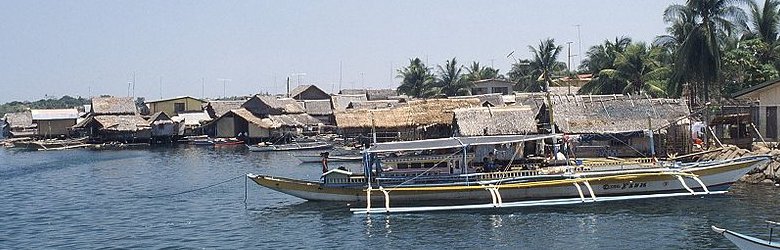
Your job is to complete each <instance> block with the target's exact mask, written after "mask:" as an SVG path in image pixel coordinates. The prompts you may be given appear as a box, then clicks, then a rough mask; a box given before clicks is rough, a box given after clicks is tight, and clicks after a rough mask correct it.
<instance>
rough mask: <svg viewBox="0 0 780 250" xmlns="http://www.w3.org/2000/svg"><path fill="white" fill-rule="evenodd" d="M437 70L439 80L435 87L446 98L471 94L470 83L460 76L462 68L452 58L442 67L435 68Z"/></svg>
mask: <svg viewBox="0 0 780 250" xmlns="http://www.w3.org/2000/svg"><path fill="white" fill-rule="evenodd" d="M437 67H438V69H439V79H438V81H437V87H439V88H440V89H441V92H442V93H443V94H445V95H447V96H456V95H469V94H470V93H471V86H472V83H471V82H470V81H467V80H466V79H465V78H464V77H463V75H462V74H461V70H463V66H459V65H458V61H457V60H456V59H455V58H454V57H453V58H452V60H447V62H446V63H445V64H444V67H442V66H441V65H438V66H437Z"/></svg>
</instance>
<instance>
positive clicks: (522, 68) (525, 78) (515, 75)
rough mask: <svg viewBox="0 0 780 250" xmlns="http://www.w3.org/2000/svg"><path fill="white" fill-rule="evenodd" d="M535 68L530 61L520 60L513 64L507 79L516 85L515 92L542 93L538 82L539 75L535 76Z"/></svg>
mask: <svg viewBox="0 0 780 250" xmlns="http://www.w3.org/2000/svg"><path fill="white" fill-rule="evenodd" d="M534 72H535V70H534V68H533V67H532V66H531V61H530V60H528V59H520V60H517V61H516V62H515V63H513V64H512V70H510V71H509V73H507V74H506V75H507V77H508V78H509V80H510V81H512V82H514V83H515V86H514V90H517V91H523V92H539V91H542V88H541V86H540V85H539V83H537V82H536V79H537V78H538V76H539V75H538V74H536V76H534Z"/></svg>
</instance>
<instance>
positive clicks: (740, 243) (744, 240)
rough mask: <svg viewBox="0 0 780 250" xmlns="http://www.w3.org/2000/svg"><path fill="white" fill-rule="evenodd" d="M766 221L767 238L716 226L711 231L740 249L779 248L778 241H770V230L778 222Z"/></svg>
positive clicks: (779, 224)
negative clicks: (767, 228) (767, 226)
mask: <svg viewBox="0 0 780 250" xmlns="http://www.w3.org/2000/svg"><path fill="white" fill-rule="evenodd" d="M766 223H767V224H768V225H769V240H762V239H759V238H756V237H751V236H747V235H744V234H741V233H737V232H734V231H730V230H726V229H724V228H718V227H716V226H712V231H715V232H716V233H719V234H722V235H723V236H724V237H726V239H728V240H729V241H731V243H734V245H736V246H737V247H738V248H739V249H742V250H753V249H755V250H760V249H780V243H779V242H776V241H775V242H772V233H773V232H772V231H773V229H774V227H775V226H780V223H777V222H774V221H766Z"/></svg>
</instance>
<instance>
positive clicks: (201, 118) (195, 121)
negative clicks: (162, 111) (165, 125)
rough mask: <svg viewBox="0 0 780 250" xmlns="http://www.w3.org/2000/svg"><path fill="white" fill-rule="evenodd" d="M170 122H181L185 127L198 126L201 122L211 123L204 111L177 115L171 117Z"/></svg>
mask: <svg viewBox="0 0 780 250" xmlns="http://www.w3.org/2000/svg"><path fill="white" fill-rule="evenodd" d="M171 119H172V120H174V121H178V122H181V121H182V120H183V121H184V125H187V126H199V125H201V124H202V123H203V122H207V121H211V117H210V116H209V114H208V112H206V111H199V112H189V113H179V114H178V115H177V116H174V117H171Z"/></svg>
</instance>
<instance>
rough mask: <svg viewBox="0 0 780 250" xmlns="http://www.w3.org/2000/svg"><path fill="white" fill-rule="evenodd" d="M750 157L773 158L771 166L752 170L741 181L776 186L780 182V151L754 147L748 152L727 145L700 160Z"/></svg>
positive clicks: (758, 146) (702, 156)
mask: <svg viewBox="0 0 780 250" xmlns="http://www.w3.org/2000/svg"><path fill="white" fill-rule="evenodd" d="M750 155H771V156H773V158H772V161H771V162H770V163H769V164H767V165H763V166H760V167H758V168H755V169H753V170H751V171H750V172H749V173H748V174H746V175H745V176H742V178H740V179H739V181H741V182H747V183H751V184H757V183H763V184H774V183H776V181H777V180H780V149H772V148H769V147H765V146H760V145H754V146H753V149H752V150H747V149H741V148H738V147H736V146H732V145H726V146H725V147H723V148H721V149H720V150H713V151H711V152H709V153H706V154H703V155H701V157H700V158H699V160H700V161H707V160H726V159H733V158H738V157H742V156H750Z"/></svg>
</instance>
